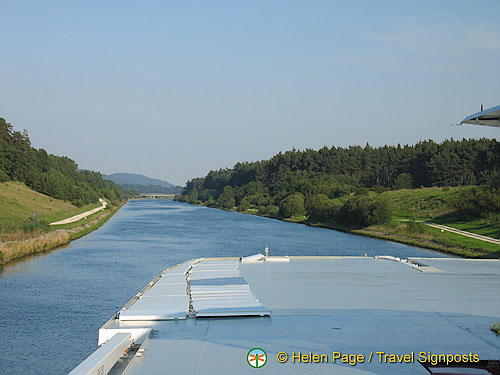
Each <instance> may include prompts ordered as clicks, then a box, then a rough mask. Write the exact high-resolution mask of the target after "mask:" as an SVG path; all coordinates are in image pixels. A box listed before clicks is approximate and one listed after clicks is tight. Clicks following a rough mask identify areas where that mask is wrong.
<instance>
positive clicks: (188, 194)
mask: <svg viewBox="0 0 500 375" xmlns="http://www.w3.org/2000/svg"><path fill="white" fill-rule="evenodd" d="M499 171H500V143H499V142H497V141H496V140H495V139H485V138H483V139H478V140H475V139H463V140H459V141H457V140H453V139H451V140H446V141H444V142H441V143H436V142H434V141H432V140H428V141H422V142H419V143H417V144H415V145H404V146H401V145H397V146H382V147H375V148H374V147H371V146H370V145H368V144H367V145H366V146H365V147H360V146H350V147H347V148H342V147H331V148H328V147H326V146H325V147H323V148H321V149H319V150H317V151H316V150H312V149H306V150H304V151H300V150H295V149H293V150H291V151H287V152H284V153H281V152H280V153H278V154H277V155H275V156H274V157H272V158H271V159H269V160H263V161H257V162H245V163H237V164H236V165H234V167H233V168H226V169H220V170H217V171H213V170H212V171H210V172H209V173H208V174H207V175H206V176H205V177H201V178H194V179H192V180H190V181H188V182H187V183H186V186H185V187H184V189H183V191H182V193H181V195H179V196H177V198H176V199H177V200H178V201H184V202H188V203H202V204H205V205H208V206H212V207H218V208H226V209H229V208H234V207H237V208H238V209H240V210H247V209H249V208H250V209H255V210H258V211H259V212H260V213H263V214H269V215H281V216H284V217H290V216H297V215H307V216H308V217H309V218H310V219H313V220H317V221H335V222H338V223H340V224H346V225H363V226H366V225H371V224H377V223H383V222H387V221H388V220H389V219H390V216H391V212H390V208H389V206H390V205H389V202H387V201H385V200H384V198H383V197H381V196H380V194H379V193H381V192H383V191H386V190H389V189H405V188H406V189H411V188H418V187H432V186H465V185H478V186H483V188H479V189H478V193H477V194H476V195H475V196H469V197H466V201H468V202H469V204H464V207H465V209H467V210H469V211H472V210H471V209H470V206H471V205H474V202H472V200H473V199H476V200H477V199H478V197H479V196H483V197H484V196H486V195H488V196H489V197H491V196H493V197H495V194H496V190H494V189H493V190H492V189H489V188H486V187H485V186H490V185H491V181H496V180H495V178H497V177H498V173H499ZM485 189H486V190H485ZM488 189H489V190H488ZM487 191H488V192H489V193H488V192H487ZM342 197H343V199H340V200H339V199H338V198H342ZM490 201H491V199H490Z"/></svg>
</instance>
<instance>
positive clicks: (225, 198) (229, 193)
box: [219, 186, 235, 208]
mask: <svg viewBox="0 0 500 375" xmlns="http://www.w3.org/2000/svg"><path fill="white" fill-rule="evenodd" d="M219 206H220V207H222V208H233V207H234V206H235V200H234V191H233V188H232V187H231V186H225V187H224V191H223V192H222V194H221V195H220V196H219Z"/></svg>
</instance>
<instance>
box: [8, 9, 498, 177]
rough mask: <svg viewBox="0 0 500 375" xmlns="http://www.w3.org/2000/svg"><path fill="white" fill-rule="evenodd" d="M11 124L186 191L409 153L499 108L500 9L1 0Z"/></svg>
mask: <svg viewBox="0 0 500 375" xmlns="http://www.w3.org/2000/svg"><path fill="white" fill-rule="evenodd" d="M0 14H1V19H2V27H1V29H2V30H1V31H0V117H4V118H5V119H6V120H7V121H8V122H11V123H12V124H13V125H14V126H15V128H17V129H23V128H26V129H28V131H29V134H30V137H31V139H32V144H33V146H35V147H37V148H44V149H46V150H47V151H49V152H51V153H54V154H58V155H66V156H69V157H71V158H73V159H74V160H75V161H76V162H77V163H78V164H79V166H80V167H81V168H86V169H93V170H100V171H101V172H103V173H113V172H132V173H141V174H145V175H147V176H150V177H156V178H161V179H165V180H167V181H169V182H172V183H175V184H180V185H183V184H184V183H185V181H186V180H187V179H190V178H192V177H197V176H202V175H205V174H206V173H207V172H208V171H209V170H210V169H218V168H224V167H231V166H232V165H234V164H235V163H236V162H238V161H254V160H261V159H267V158H269V157H270V156H272V155H274V154H275V153H277V152H279V151H285V150H288V149H291V148H292V147H295V148H298V149H304V148H315V149H317V148H319V147H322V146H323V145H327V146H331V145H335V146H348V145H351V144H360V145H365V144H366V143H367V142H369V143H370V144H371V145H375V146H377V145H383V144H397V143H401V144H405V143H410V144H413V143H415V142H418V141H419V140H423V139H433V140H436V141H442V140H444V139H445V138H451V137H453V138H456V139H461V138H463V137H466V138H469V137H475V138H479V137H489V138H493V137H495V138H497V139H498V138H500V130H499V129H496V128H488V127H481V126H470V125H464V126H462V127H451V126H450V124H451V123H456V122H459V121H461V120H462V119H463V118H464V117H465V116H466V115H469V114H471V113H473V112H477V111H478V110H479V106H480V104H484V105H485V108H486V107H492V106H495V105H498V104H500V18H499V15H500V1H498V0H493V1H411V2H410V1H345V2H341V1H333V0H331V1H274V0H271V1H269V0H267V1H208V0H206V1H199V2H198V1H157V2H155V1H130V2H127V1H80V2H76V1H59V2H51V1H31V2H30V1H15V0H12V1H3V0H0Z"/></svg>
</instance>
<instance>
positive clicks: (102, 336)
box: [97, 327, 151, 346]
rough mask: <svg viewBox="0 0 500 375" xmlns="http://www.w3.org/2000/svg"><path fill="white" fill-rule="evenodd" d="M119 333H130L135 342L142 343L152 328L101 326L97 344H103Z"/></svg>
mask: <svg viewBox="0 0 500 375" xmlns="http://www.w3.org/2000/svg"><path fill="white" fill-rule="evenodd" d="M117 333H130V335H131V339H132V342H133V343H134V344H141V343H142V342H144V340H145V339H146V338H147V337H149V335H150V334H151V328H122V327H120V328H100V329H99V339H98V340H97V345H98V346H101V345H102V344H104V343H105V342H106V341H108V340H109V339H111V338H112V337H113V336H114V335H116V334H117Z"/></svg>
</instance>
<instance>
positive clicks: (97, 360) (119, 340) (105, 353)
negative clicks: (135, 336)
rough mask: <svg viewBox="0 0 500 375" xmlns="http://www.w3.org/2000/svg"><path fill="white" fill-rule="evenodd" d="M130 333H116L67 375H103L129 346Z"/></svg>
mask: <svg viewBox="0 0 500 375" xmlns="http://www.w3.org/2000/svg"><path fill="white" fill-rule="evenodd" d="M131 343H132V342H131V335H130V333H117V334H116V335H114V336H113V337H112V338H111V339H109V340H108V341H107V342H106V343H105V344H103V345H102V346H101V347H99V348H98V349H97V350H96V351H95V352H94V353H92V354H91V355H90V356H89V357H87V359H86V360H85V361H83V362H82V363H80V364H79V365H78V366H77V367H76V368H75V369H74V370H73V371H71V372H70V373H69V375H105V374H107V373H108V372H109V370H111V368H112V367H113V366H114V365H115V363H116V361H118V360H119V359H120V357H121V356H122V354H123V353H124V352H125V350H127V349H128V348H129V347H130V345H131Z"/></svg>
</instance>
